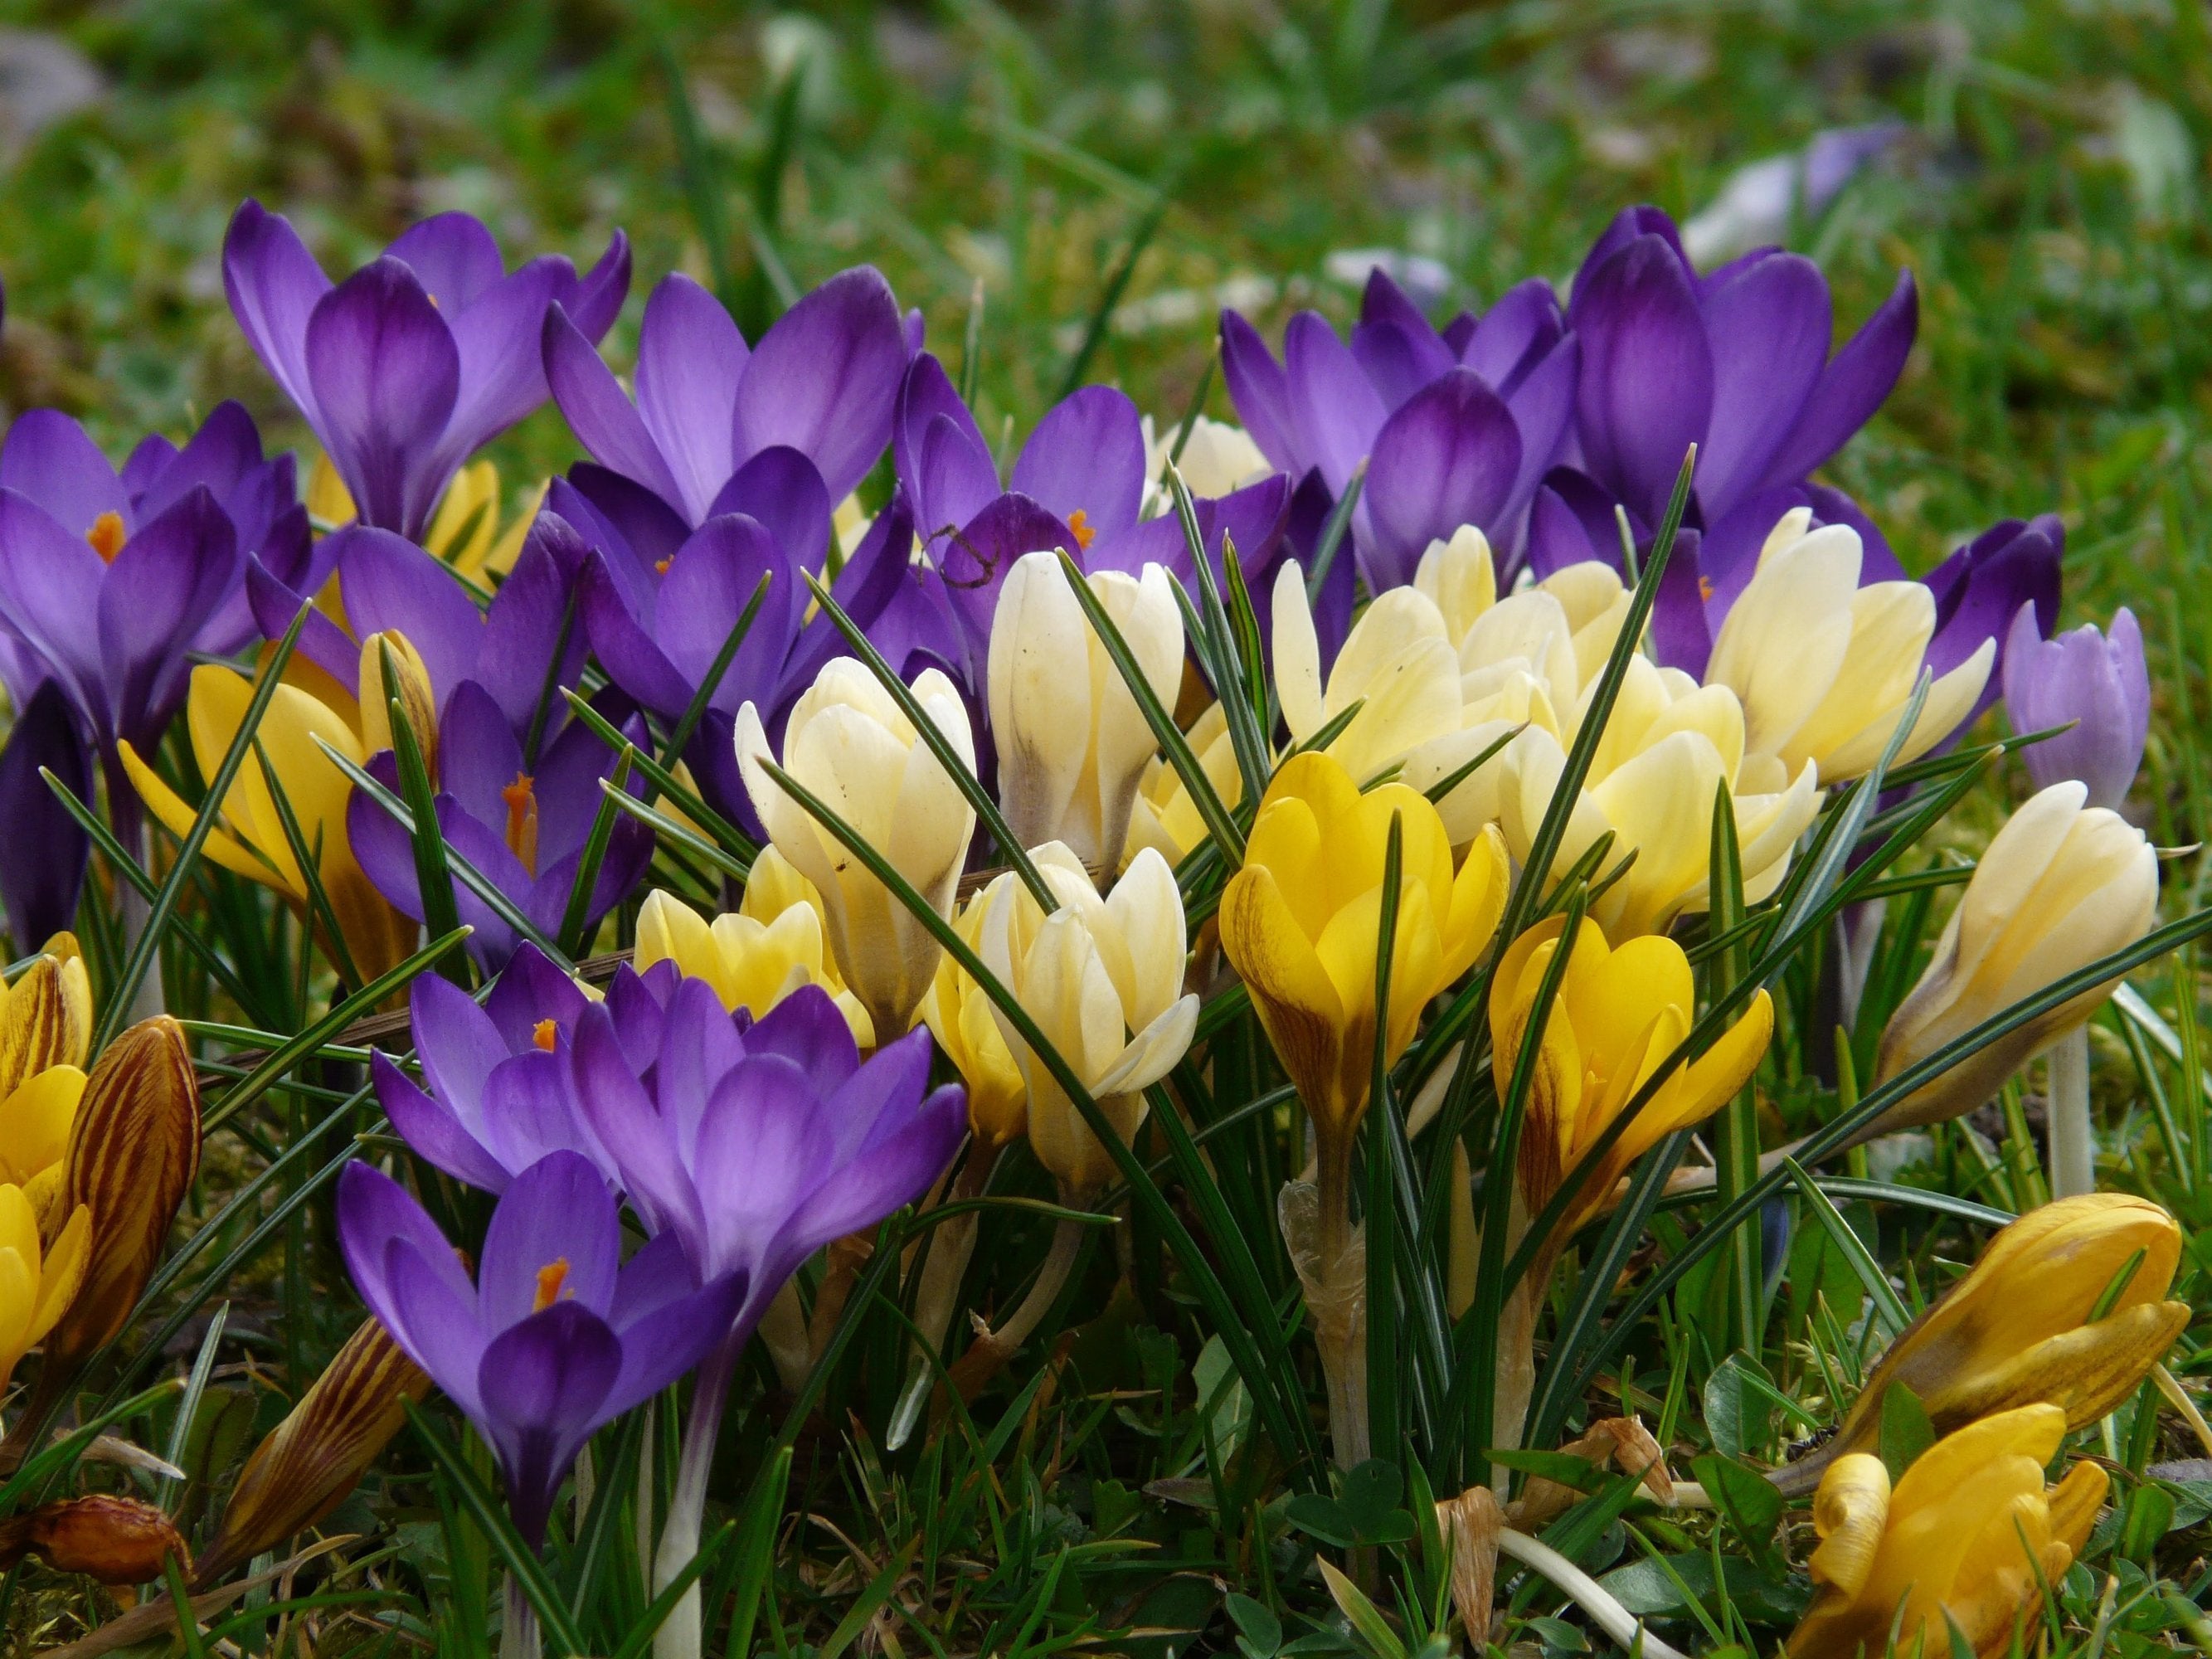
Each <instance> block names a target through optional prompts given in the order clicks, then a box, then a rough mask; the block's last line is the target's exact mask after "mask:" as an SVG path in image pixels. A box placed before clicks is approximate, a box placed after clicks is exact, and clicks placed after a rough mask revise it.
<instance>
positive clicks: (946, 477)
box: [891, 351, 999, 527]
mask: <svg viewBox="0 0 2212 1659" xmlns="http://www.w3.org/2000/svg"><path fill="white" fill-rule="evenodd" d="M939 419H942V420H943V421H944V422H945V423H946V425H947V426H948V428H950V430H949V432H948V434H947V435H945V436H942V437H940V438H939V439H938V440H937V443H938V444H939V446H940V447H941V451H942V453H941V455H940V458H939V459H938V460H936V461H935V462H933V463H931V462H925V460H924V459H923V457H924V449H925V445H926V444H927V442H928V441H929V432H930V428H932V427H933V426H934V425H935V424H936V423H937V422H938V421H939ZM891 459H892V463H893V465H894V467H895V469H896V471H897V473H898V477H899V481H900V483H901V485H902V488H903V489H905V490H906V491H907V492H908V494H909V495H910V496H911V497H912V499H913V504H914V510H915V513H916V514H917V515H918V516H919V517H920V518H921V521H922V522H923V524H924V525H934V526H939V527H942V526H945V525H952V524H965V523H967V521H968V520H970V519H972V518H974V517H975V515H976V514H977V513H980V512H981V511H982V510H983V504H984V503H985V502H986V501H989V500H990V499H991V497H992V496H994V495H997V494H998V492H999V474H998V471H997V469H996V468H995V467H994V465H992V462H991V447H990V446H989V445H988V444H987V443H985V442H984V441H983V435H982V433H981V430H980V429H978V428H977V427H976V425H975V416H974V415H973V414H971V413H970V412H969V408H968V405H967V404H964V403H963V402H962V401H961V400H960V394H959V392H957V391H956V390H954V388H953V385H952V377H951V375H949V374H946V373H945V366H944V365H943V364H942V363H940V362H938V361H937V359H936V358H935V357H933V356H931V355H930V354H929V353H927V352H926V351H925V352H923V353H921V355H920V356H917V357H915V360H914V361H913V362H911V363H909V364H908V365H907V371H906V374H905V377H904V378H903V379H902V380H901V381H900V382H899V394H898V402H897V404H896V410H895V411H894V415H893V418H892V422H891Z"/></svg>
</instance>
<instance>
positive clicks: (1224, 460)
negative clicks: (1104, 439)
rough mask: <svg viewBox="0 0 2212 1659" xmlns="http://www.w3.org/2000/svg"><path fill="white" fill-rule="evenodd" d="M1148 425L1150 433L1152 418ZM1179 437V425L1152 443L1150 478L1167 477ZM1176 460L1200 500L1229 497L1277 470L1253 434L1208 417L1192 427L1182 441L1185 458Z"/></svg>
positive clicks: (1183, 456)
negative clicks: (1168, 466)
mask: <svg viewBox="0 0 2212 1659" xmlns="http://www.w3.org/2000/svg"><path fill="white" fill-rule="evenodd" d="M1145 424H1146V428H1148V429H1149V428H1151V426H1152V419H1151V417H1150V416H1146V422H1145ZM1180 436H1182V427H1181V426H1180V425H1176V426H1169V427H1164V428H1160V429H1159V434H1158V437H1156V438H1152V440H1151V441H1150V442H1149V444H1148V446H1147V447H1148V448H1149V450H1150V453H1149V454H1148V455H1147V457H1146V460H1147V462H1148V465H1146V469H1145V471H1146V477H1151V478H1156V479H1157V478H1164V477H1165V476H1166V473H1167V463H1168V461H1169V460H1170V459H1171V458H1174V450H1175V446H1176V439H1177V438H1178V437H1180ZM1174 459H1175V464H1176V471H1178V472H1180V473H1182V481H1183V483H1186V484H1188V486H1189V487H1190V493H1191V494H1192V495H1196V496H1198V497H1200V499H1201V500H1203V499H1205V498H1206V497H1208V496H1218V495H1228V494H1229V493H1230V492H1231V491H1232V490H1237V489H1243V487H1244V486H1245V485H1246V484H1249V483H1258V482H1259V481H1260V480H1261V479H1262V478H1264V477H1267V475H1268V474H1269V473H1270V472H1273V471H1274V470H1275V469H1274V468H1273V466H1271V465H1268V461H1267V457H1266V456H1265V455H1263V454H1262V453H1260V446H1259V445H1257V444H1255V443H1254V442H1253V441H1252V435H1251V434H1250V433H1249V432H1247V431H1245V430H1244V428H1243V427H1241V426H1232V425H1231V424H1230V422H1227V421H1217V420H1214V419H1213V418H1212V416H1206V415H1201V416H1199V417H1198V418H1197V419H1196V420H1194V421H1193V422H1191V423H1190V432H1189V435H1188V437H1184V438H1183V446H1182V455H1181V457H1179V458H1174ZM1163 501H1164V497H1163Z"/></svg>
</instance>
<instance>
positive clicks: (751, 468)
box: [708, 444, 830, 574]
mask: <svg viewBox="0 0 2212 1659" xmlns="http://www.w3.org/2000/svg"><path fill="white" fill-rule="evenodd" d="M829 510H830V503H829V489H828V488H827V487H826V486H825V485H824V484H823V482H822V475H821V474H820V473H819V472H817V471H815V470H814V463H813V462H811V461H810V460H808V459H806V457H805V456H804V455H802V454H800V453H799V452H798V451H797V450H795V449H793V448H791V447H788V446H787V445H784V444H776V445H773V446H771V447H769V448H767V449H763V451H761V453H759V454H757V455H756V456H754V457H753V458H752V459H750V460H749V461H747V462H746V463H745V464H744V465H743V466H741V467H739V468H738V470H737V471H735V472H732V474H731V475H730V481H729V482H728V483H726V484H724V485H723V486H722V488H721V489H720V491H719V492H717V493H716V495H715V496H714V501H713V503H712V505H711V506H710V507H709V508H708V513H709V514H710V515H712V516H717V517H719V516H720V514H722V513H744V515H745V516H746V517H747V518H749V519H753V520H757V521H758V522H759V524H760V525H761V526H762V527H763V529H765V530H766V531H767V532H768V533H769V539H771V540H772V541H774V542H775V544H776V545H777V546H778V547H780V548H781V549H782V550H783V552H784V554H785V556H787V558H789V559H790V560H791V562H793V566H794V567H796V566H799V565H804V566H805V568H807V569H809V570H811V571H814V572H816V573H817V574H819V573H820V572H821V570H822V568H823V566H824V565H825V564H826V563H828V562H829V533H830V532H829Z"/></svg>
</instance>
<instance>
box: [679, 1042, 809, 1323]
mask: <svg viewBox="0 0 2212 1659" xmlns="http://www.w3.org/2000/svg"><path fill="white" fill-rule="evenodd" d="M820 1110H821V1097H820V1096H818V1095H817V1094H816V1092H815V1091H814V1089H813V1087H812V1085H811V1084H810V1083H809V1082H808V1080H807V1077H806V1074H805V1073H804V1072H802V1071H800V1070H799V1067H797V1066H793V1064H791V1062H790V1061H788V1060H781V1059H778V1058H775V1057H773V1056H755V1057H753V1058H750V1059H748V1060H744V1061H743V1062H741V1063H740V1064H739V1065H738V1066H736V1067H735V1068H733V1069H732V1071H730V1072H729V1073H726V1075H725V1076H724V1077H723V1078H722V1079H720V1081H719V1082H718V1083H717V1084H716V1085H715V1086H714V1094H713V1096H712V1097H711V1098H710V1099H709V1100H708V1102H707V1103H706V1111H705V1114H704V1115H703V1117H702V1120H701V1122H700V1126H699V1135H698V1144H697V1148H696V1152H694V1153H693V1155H692V1168H693V1170H694V1171H695V1179H696V1181H697V1182H698V1187H699V1196H700V1200H701V1202H702V1205H703V1206H704V1208H705V1211H706V1214H707V1228H708V1251H707V1257H706V1261H705V1262H704V1264H703V1266H702V1271H704V1272H707V1273H727V1272H729V1271H730V1270H731V1269H732V1268H735V1267H745V1268H749V1269H750V1270H751V1273H752V1291H751V1294H752V1296H753V1297H755V1298H759V1297H766V1296H768V1295H770V1294H772V1293H773V1292H774V1291H775V1287H776V1285H777V1284H778V1283H780V1282H781V1280H782V1279H786V1278H787V1277H788V1276H789V1275H790V1273H791V1271H792V1269H793V1268H794V1267H797V1266H798V1265H799V1262H800V1261H804V1260H805V1258H806V1257H807V1256H809V1255H812V1254H813V1252H814V1251H815V1249H817V1248H818V1247H819V1246H820V1245H821V1244H823V1243H827V1242H828V1240H827V1237H823V1238H816V1239H813V1240H812V1241H811V1242H809V1243H802V1242H800V1241H799V1240H798V1239H796V1238H790V1237H787V1233H788V1224H789V1222H790V1219H791V1218H792V1216H793V1214H794V1213H795V1212H798V1211H799V1209H800V1207H801V1206H803V1205H805V1202H806V1200H808V1199H809V1198H810V1197H811V1196H812V1195H813V1194H814V1192H815V1190H816V1189H817V1188H819V1187H821V1186H822V1185H823V1182H828V1181H830V1180H831V1179H832V1177H833V1176H834V1177H836V1181H837V1182H839V1183H841V1184H842V1180H843V1178H844V1176H845V1174H846V1172H845V1171H844V1170H839V1169H838V1168H837V1167H836V1164H835V1161H834V1155H833V1152H832V1143H831V1139H830V1134H829V1127H828V1126H827V1125H826V1124H824V1123H823V1122H822V1121H821V1119H820Z"/></svg>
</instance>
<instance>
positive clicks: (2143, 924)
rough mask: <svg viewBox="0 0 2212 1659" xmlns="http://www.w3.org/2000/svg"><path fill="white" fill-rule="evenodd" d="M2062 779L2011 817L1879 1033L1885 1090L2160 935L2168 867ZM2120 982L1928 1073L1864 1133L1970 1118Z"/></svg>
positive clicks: (1878, 1077) (2120, 821) (2134, 833)
mask: <svg viewBox="0 0 2212 1659" xmlns="http://www.w3.org/2000/svg"><path fill="white" fill-rule="evenodd" d="M2087 798H2088V790H2087V787H2084V786H2083V785H2081V784H2079V783H2074V782H2066V783H2055V784H2053V785H2051V787H2049V788H2048V789H2045V790H2043V791H2042V792H2041V793H2039V794H2037V795H2036V796H2035V797H2034V798H2033V799H2031V800H2029V801H2028V802H2027V804H2026V805H2023V806H2022V807H2021V809H2020V810H2019V811H2017V812H2015V813H2014V814H2013V815H2012V817H2010V818H2008V819H2007V820H2006V822H2005V825H2004V827H2003V828H2002V829H2000V830H1998V831H1997V833H1996V837H1995V838H1994V839H1993V840H1991V841H1990V844H1989V847H1988V848H1987V849H1986V850H1985V851H1984V853H1983V854H1982V858H1981V862H1980V864H1979V865H1978V866H1976V868H1975V871H1974V874H1973V878H1972V880H1970V881H1969V882H1968V883H1967V884H1966V894H1965V896H1963V897H1961V898H1960V901H1959V905H1958V908H1956V909H1955V910H1954V911H1953V912H1952V913H1951V920H1950V921H1949V922H1948V924H1947V925H1946V926H1945V927H1944V929H1943V933H1942V938H1940V939H1938V940H1937V941H1936V954H1935V956H1934V957H1933V958H1932V959H1931V960H1930V961H1929V964H1928V968H1927V971H1926V972H1924V973H1923V974H1922V975H1921V976H1920V982H1919V983H1918V984H1917V985H1916V986H1914V987H1912V990H1911V992H1910V993H1909V994H1907V995H1906V997H1905V1000H1904V1002H1903V1003H1901V1004H1900V1005H1899V1007H1898V1010H1897V1012H1895V1013H1894V1014H1893V1015H1892V1016H1891V1017H1890V1021H1889V1024H1888V1025H1887V1027H1885V1028H1884V1029H1883V1031H1882V1034H1881V1051H1880V1056H1879V1059H1878V1060H1877V1062H1876V1072H1875V1081H1876V1083H1878V1084H1879V1083H1884V1082H1887V1081H1888V1080H1889V1079H1893V1078H1895V1077H1898V1076H1899V1075H1900V1074H1902V1073H1905V1071H1907V1070H1909V1069H1910V1068H1911V1067H1912V1066H1916V1065H1917V1064H1918V1063H1919V1062H1920V1061H1922V1060H1926V1059H1927V1058H1928V1057H1929V1056H1930V1055H1932V1054H1936V1052H1937V1051H1938V1050H1940V1049H1942V1048H1944V1047H1945V1046H1946V1045H1948V1043H1950V1042H1954V1041H1955V1040H1956V1039H1957V1038H1959V1037H1961V1036H1965V1035H1966V1033H1967V1032H1969V1031H1971V1030H1973V1029H1974V1028H1975V1027H1976V1026H1978V1025H1980V1024H1983V1023H1984V1021H1986V1020H1989V1019H1991V1018H1995V1017H1996V1016H1997V1015H1998V1014H2001V1013H2002V1012H2004V1011H2005V1010H2006V1009H2007V1008H2008V1007H2011V1006H2013V1005H2014V1004H2015V1003H2018V1002H2021V1001H2024V1000H2027V998H2030V997H2033V996H2034V995H2035V994H2037V993H2038V992H2039V991H2041V990H2043V989H2044V988H2045V987H2047V986H2049V985H2051V983H2053V982H2054V981H2057V980H2061V979H2063V978H2065V977H2067V976H2068V975H2070V974H2073V973H2075V972H2077V971H2079V970H2080V969H2083V968H2087V966H2088V965H2089V964H2090V963H2093V962H2095V961H2097V960H2098V959H2099V958H2100V957H2106V956H2109V955H2111V954H2112V952H2113V951H2120V950H2124V949H2125V948H2126V947H2127V946H2128V945H2131V944H2133V943H2134V942H2135V941H2136V940H2137V939H2141V938H2142V936H2143V935H2144V934H2145V933H2148V931H2149V930H2150V926H2151V922H2152V921H2153V920H2154V917H2155V915H2156V913H2157V908H2158V858H2157V855H2156V854H2154V853H2153V852H2152V851H2151V847H2150V843H2149V842H2148V841H2146V840H2145V839H2144V837H2143V834H2142V831H2141V830H2140V829H2136V828H2134V827H2133V826H2132V825H2130V823H2127V821H2126V820H2125V819H2124V818H2122V817H2120V816H2119V815H2118V813H2116V812H2112V811H2108V810H2106V808H2104V807H2101V806H2089V805H2085V803H2086V801H2087ZM2111 994H2112V982H2107V983H2105V984H2102V985H2097V986H2093V987H2090V988H2089V989H2088V990H2087V991H2084V992H2083V993H2082V994H2081V995H2079V996H2077V997H2075V998H2074V999H2072V1000H2070V1001H2068V1002H2065V1003H2062V1004H2061V1005H2060V1006H2057V1007H2056V1008H2053V1009H2051V1011H2050V1012H2047V1013H2045V1014H2041V1015H2039V1016H2038V1017H2037V1018H2034V1019H2033V1020H2030V1021H2029V1022H2028V1023H2027V1024H2025V1025H2023V1026H2021V1027H2020V1028H2019V1029H2018V1030H2015V1031H2013V1032H2011V1033H2009V1034H2008V1035H2007V1036H2002V1037H2000V1038H1998V1039H1997V1040H1996V1042H1990V1043H1987V1044H1984V1046H1983V1047H1982V1048H1978V1049H1977V1050H1976V1051H1975V1052H1974V1053H1973V1054H1970V1055H1968V1056H1967V1057H1966V1059H1964V1060H1961V1061H1960V1063H1959V1064H1957V1065H1955V1066H1951V1067H1949V1068H1948V1069H1947V1070H1946V1071H1944V1072H1943V1073H1941V1074H1940V1075H1938V1076H1936V1077H1933V1078H1930V1079H1929V1080H1928V1081H1927V1082H1925V1083H1923V1084H1922V1085H1920V1087H1918V1088H1917V1089H1916V1090H1914V1091H1912V1092H1911V1094H1910V1095H1908V1096H1906V1097H1905V1098H1904V1099H1903V1100H1900V1101H1899V1102H1898V1103H1897V1104H1895V1105H1894V1106H1893V1107H1891V1108H1890V1109H1888V1110H1887V1111H1886V1112H1884V1113H1882V1114H1881V1116H1880V1117H1879V1118H1878V1119H1877V1120H1876V1121H1875V1122H1873V1123H1871V1124H1869V1126H1868V1127H1866V1128H1865V1129H1864V1130H1863V1131H1862V1132H1861V1133H1860V1137H1859V1138H1860V1139H1868V1138H1870V1137H1872V1136H1874V1135H1878V1134H1883V1133H1887V1132H1888V1131H1890V1130H1892V1129H1905V1128H1911V1127H1915V1126H1917V1125H1919V1124H1923V1123H1935V1122H1938V1121H1942V1120H1943V1119H1946V1118H1953V1117H1957V1116H1960V1115H1962V1114H1964V1113H1966V1112H1971V1111H1972V1110H1973V1109H1975V1108H1976V1107H1977V1106H1979V1105H1980V1104H1981V1103H1983V1102H1984V1101H1985V1100H1987V1099H1988V1098H1989V1097H1990V1096H1991V1095H1993V1094H1995V1093H1996V1091H1997V1090H1998V1088H1999V1087H2000V1086H2001V1085H2002V1084H2003V1082H2004V1080H2005V1079H2007V1078H2008V1077H2009V1076H2011V1075H2012V1073H2014V1072H2015V1071H2016V1070H2018V1069H2019V1068H2020V1067H2021V1066H2023V1065H2025V1064H2026V1063H2027V1061H2028V1060H2030V1059H2031V1058H2033V1056H2034V1055H2035V1054H2037V1053H2038V1052H2039V1051H2040V1050H2042V1049H2043V1048H2046V1047H2048V1046H2050V1045H2051V1043H2052V1042H2056V1041H2057V1039H2058V1038H2059V1037H2061V1036H2064V1035H2065V1034H2066V1033H2068V1032H2069V1031H2073V1030H2078V1029H2080V1028H2081V1026H2082V1025H2083V1024H2086V1023H2087V1020H2088V1018H2089V1016H2090V1015H2091V1014H2093V1013H2094V1012H2096V1011H2097V1009H2098V1008H2099V1006H2101V1005H2102V1004H2103V1002H2104V1001H2105V1000H2106V998H2107V997H2109V996H2110V995H2111Z"/></svg>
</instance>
